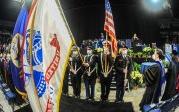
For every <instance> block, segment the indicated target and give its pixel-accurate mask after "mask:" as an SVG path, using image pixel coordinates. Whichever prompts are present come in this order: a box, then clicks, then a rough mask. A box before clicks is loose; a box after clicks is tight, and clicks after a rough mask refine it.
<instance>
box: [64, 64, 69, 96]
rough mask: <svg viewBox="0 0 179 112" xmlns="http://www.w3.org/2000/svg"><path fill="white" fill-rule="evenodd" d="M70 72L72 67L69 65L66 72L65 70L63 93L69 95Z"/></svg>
mask: <svg viewBox="0 0 179 112" xmlns="http://www.w3.org/2000/svg"><path fill="white" fill-rule="evenodd" d="M69 72H70V67H69V66H67V69H66V72H65V76H64V80H63V89H62V91H63V95H65V96H68V95H69V94H68V91H69V89H68V82H69Z"/></svg>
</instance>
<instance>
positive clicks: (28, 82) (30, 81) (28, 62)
mask: <svg viewBox="0 0 179 112" xmlns="http://www.w3.org/2000/svg"><path fill="white" fill-rule="evenodd" d="M36 8H37V1H36V0H35V1H33V2H32V5H31V8H30V12H29V16H28V25H27V29H26V36H25V42H24V53H23V70H24V79H25V90H26V91H27V95H28V99H29V102H30V105H31V108H32V110H33V112H42V109H41V105H40V101H39V98H38V95H37V89H36V87H35V84H34V77H33V68H32V52H33V51H32V38H33V35H34V19H35V14H36Z"/></svg>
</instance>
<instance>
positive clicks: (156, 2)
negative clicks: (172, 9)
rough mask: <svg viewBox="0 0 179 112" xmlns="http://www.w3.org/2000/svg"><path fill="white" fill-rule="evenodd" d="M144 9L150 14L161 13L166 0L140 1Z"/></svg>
mask: <svg viewBox="0 0 179 112" xmlns="http://www.w3.org/2000/svg"><path fill="white" fill-rule="evenodd" d="M142 2H143V5H144V7H145V8H146V9H147V10H149V11H152V12H158V11H161V10H162V9H163V8H164V5H165V4H166V2H167V0H142Z"/></svg>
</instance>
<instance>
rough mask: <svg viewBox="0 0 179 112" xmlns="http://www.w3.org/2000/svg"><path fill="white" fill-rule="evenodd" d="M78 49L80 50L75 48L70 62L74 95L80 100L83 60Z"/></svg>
mask: <svg viewBox="0 0 179 112" xmlns="http://www.w3.org/2000/svg"><path fill="white" fill-rule="evenodd" d="M78 49H79V48H78V47H77V46H73V48H72V54H71V57H70V62H69V67H70V76H71V83H72V88H73V95H74V97H76V98H80V93H81V76H82V73H83V70H82V68H83V67H82V60H81V57H80V55H79V52H78Z"/></svg>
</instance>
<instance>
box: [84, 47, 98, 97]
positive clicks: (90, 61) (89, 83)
mask: <svg viewBox="0 0 179 112" xmlns="http://www.w3.org/2000/svg"><path fill="white" fill-rule="evenodd" d="M96 64H97V63H96V62H95V55H94V54H93V49H92V47H91V46H88V47H87V55H86V56H85V57H84V63H83V65H84V66H85V70H84V75H83V79H84V83H85V88H86V99H87V100H89V99H90V100H94V93H95V84H96V78H97V72H96V70H97V69H96Z"/></svg>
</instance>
